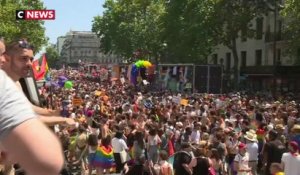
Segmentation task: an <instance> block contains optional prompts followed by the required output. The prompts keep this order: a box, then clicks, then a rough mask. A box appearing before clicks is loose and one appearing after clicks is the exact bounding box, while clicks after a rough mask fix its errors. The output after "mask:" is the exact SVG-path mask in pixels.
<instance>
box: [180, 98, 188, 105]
mask: <svg viewBox="0 0 300 175" xmlns="http://www.w3.org/2000/svg"><path fill="white" fill-rule="evenodd" d="M188 103H189V100H187V99H181V101H180V104H181V105H183V106H187V105H188Z"/></svg>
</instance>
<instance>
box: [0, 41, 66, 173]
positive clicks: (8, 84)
mask: <svg viewBox="0 0 300 175" xmlns="http://www.w3.org/2000/svg"><path fill="white" fill-rule="evenodd" d="M4 52H5V46H4V43H3V42H2V41H0V63H1V64H0V66H2V63H3V62H4V61H5V60H4V59H3V53H4ZM49 145H51V149H47V148H48V147H49ZM0 150H1V154H0V163H5V164H7V162H10V161H12V162H17V163H19V164H20V165H21V166H22V168H23V169H24V170H25V171H26V172H27V173H28V174H32V175H40V174H44V175H57V174H59V171H60V170H61V168H62V165H63V161H64V160H63V154H62V149H61V145H60V143H59V141H58V139H57V138H56V137H55V135H54V134H53V133H52V132H51V131H50V130H49V129H48V128H47V127H46V126H45V125H43V124H42V122H41V121H40V120H39V119H38V118H37V117H36V114H35V113H34V112H33V110H32V108H31V106H30V103H29V102H28V100H27V99H26V97H25V96H24V94H23V93H22V92H20V91H19V90H18V88H17V86H16V85H15V83H14V82H13V81H12V80H11V79H10V78H9V77H8V76H7V75H6V73H5V72H4V71H2V70H0Z"/></svg>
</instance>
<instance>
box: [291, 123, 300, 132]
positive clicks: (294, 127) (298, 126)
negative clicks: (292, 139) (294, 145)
mask: <svg viewBox="0 0 300 175" xmlns="http://www.w3.org/2000/svg"><path fill="white" fill-rule="evenodd" d="M292 131H293V132H294V133H300V125H299V124H296V125H294V126H293V128H292Z"/></svg>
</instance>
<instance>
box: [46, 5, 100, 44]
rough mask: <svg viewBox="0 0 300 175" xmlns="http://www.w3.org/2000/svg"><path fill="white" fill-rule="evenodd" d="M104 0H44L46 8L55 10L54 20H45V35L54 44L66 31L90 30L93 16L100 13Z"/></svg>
mask: <svg viewBox="0 0 300 175" xmlns="http://www.w3.org/2000/svg"><path fill="white" fill-rule="evenodd" d="M104 1H105V0H44V5H45V6H46V8H47V9H53V10H55V13H56V14H55V18H56V19H55V20H49V21H47V20H46V21H45V27H46V36H47V37H49V39H50V43H52V44H56V39H57V37H59V36H63V35H65V34H66V33H67V32H68V31H70V30H73V31H90V30H91V29H92V20H93V17H94V16H97V15H102V13H103V8H102V5H103V4H104Z"/></svg>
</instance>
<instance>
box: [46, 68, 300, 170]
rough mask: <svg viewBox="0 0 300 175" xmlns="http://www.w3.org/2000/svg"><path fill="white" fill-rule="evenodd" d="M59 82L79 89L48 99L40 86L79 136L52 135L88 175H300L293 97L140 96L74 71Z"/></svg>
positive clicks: (64, 131) (61, 131)
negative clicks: (75, 124) (94, 172)
mask: <svg viewBox="0 0 300 175" xmlns="http://www.w3.org/2000/svg"><path fill="white" fill-rule="evenodd" d="M61 75H64V76H66V77H68V78H69V79H70V80H72V81H73V83H74V87H73V88H72V89H65V88H60V87H56V88H54V90H53V89H52V92H51V93H50V92H49V91H47V89H49V88H47V87H43V90H42V92H44V93H43V94H42V95H43V96H47V97H48V98H47V97H45V99H46V101H47V102H48V104H49V103H52V104H53V106H54V108H55V109H59V110H61V111H63V115H64V116H66V117H70V118H72V119H74V120H75V121H76V122H78V128H77V129H69V128H66V127H58V126H56V127H55V131H56V133H57V134H58V135H59V136H60V138H61V140H62V143H64V149H65V150H66V151H67V152H68V154H67V155H66V157H67V160H68V162H69V164H71V165H72V166H75V165H76V164H77V165H78V164H80V166H81V169H82V171H83V172H85V171H89V173H88V174H91V173H92V170H97V173H98V174H103V173H104V172H106V173H108V172H116V173H121V172H123V173H126V174H141V175H142V174H156V175H171V174H176V175H185V174H187V175H192V174H201V175H202V174H219V175H221V174H237V175H256V174H267V175H273V174H276V173H277V174H278V173H280V172H285V174H287V175H296V174H300V168H299V166H298V165H299V163H300V155H298V153H299V144H300V118H299V113H298V110H299V105H298V104H297V103H296V101H293V100H292V99H290V98H284V97H281V98H280V99H275V98H271V97H270V96H269V95H266V96H263V95H260V96H247V95H246V94H240V93H230V94H221V95H216V94H193V93H184V92H183V93H181V94H180V93H173V92H170V91H167V90H166V91H160V92H152V91H151V90H149V91H147V89H146V88H142V89H143V91H138V90H139V88H138V90H137V88H136V87H134V86H132V85H130V84H128V83H126V82H123V81H119V80H114V81H113V82H112V81H92V80H87V79H86V78H85V77H84V76H82V74H81V73H80V71H78V70H71V69H70V70H58V71H54V72H53V74H52V77H53V79H54V80H55V79H57V78H58V77H59V76H61ZM74 99H77V101H78V99H80V100H81V101H80V102H81V103H80V104H76V105H74V103H72V102H73V101H74ZM61 104H64V106H62V105H61ZM48 106H51V105H48ZM104 155H106V156H104Z"/></svg>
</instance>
